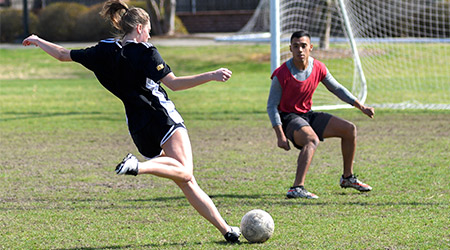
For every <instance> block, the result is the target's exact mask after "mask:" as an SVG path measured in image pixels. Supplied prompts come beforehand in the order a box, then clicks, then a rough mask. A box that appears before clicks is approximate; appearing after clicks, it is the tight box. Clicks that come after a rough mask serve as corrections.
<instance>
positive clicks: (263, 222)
mask: <svg viewBox="0 0 450 250" xmlns="http://www.w3.org/2000/svg"><path fill="white" fill-rule="evenodd" d="M274 228H275V223H274V222H273V219H272V216H270V214H269V213H267V212H266V211H264V210H261V209H254V210H251V211H249V212H248V213H246V214H245V215H244V217H242V220H241V232H242V235H243V236H244V237H245V238H246V239H247V240H248V241H249V242H252V243H263V242H265V241H266V240H268V239H269V238H270V237H271V236H272V234H273V230H274Z"/></svg>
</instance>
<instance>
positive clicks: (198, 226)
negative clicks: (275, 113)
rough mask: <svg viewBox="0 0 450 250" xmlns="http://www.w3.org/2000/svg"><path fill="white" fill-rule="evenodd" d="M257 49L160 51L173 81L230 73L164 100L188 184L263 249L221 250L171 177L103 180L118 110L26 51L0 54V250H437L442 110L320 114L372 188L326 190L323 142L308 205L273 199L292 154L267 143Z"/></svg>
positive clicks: (335, 153)
mask: <svg viewBox="0 0 450 250" xmlns="http://www.w3.org/2000/svg"><path fill="white" fill-rule="evenodd" d="M268 50H269V47H268V46H266V45H260V46H237V45H235V46H217V47H196V48H190V47H183V48H166V47H161V48H160V52H161V54H162V56H163V58H165V60H166V61H167V62H168V63H169V64H170V66H171V67H172V69H173V70H174V72H175V73H176V74H177V75H186V74H193V73H200V72H202V71H206V70H213V69H216V68H217V67H229V68H230V69H231V70H232V71H233V77H232V79H231V80H230V81H229V82H227V83H217V82H214V83H213V82H212V83H208V84H205V85H202V86H199V87H197V88H194V89H191V90H187V91H181V92H170V91H169V96H170V97H171V98H172V99H173V100H174V102H175V104H176V105H177V108H178V109H179V111H180V112H181V114H182V115H183V117H184V119H185V120H186V125H187V127H188V129H189V133H190V137H191V142H192V145H193V150H194V163H195V176H196V179H197V181H198V182H199V185H200V186H201V187H202V188H203V189H204V190H205V192H206V193H208V194H209V195H210V196H211V197H212V199H213V201H214V202H215V204H216V205H217V207H218V209H219V211H220V212H221V213H222V215H223V216H224V217H225V219H226V220H227V221H228V222H229V223H230V224H232V225H238V224H239V222H240V219H241V217H242V216H243V215H244V214H245V213H246V212H247V211H249V210H251V209H255V208H260V209H264V210H266V211H268V212H269V213H270V214H271V215H272V216H273V218H274V221H275V233H274V235H273V238H271V239H269V241H268V242H266V243H264V244H249V243H248V242H247V241H246V240H245V239H242V243H241V244H239V245H226V244H225V243H224V241H223V238H222V236H221V235H220V233H219V232H218V231H217V230H216V229H215V228H214V227H213V226H212V225H210V224H209V223H208V222H206V220H204V219H203V218H201V217H200V216H199V215H198V214H197V213H196V211H195V210H194V209H193V208H192V207H191V206H190V205H189V204H188V202H187V201H186V199H185V198H184V196H183V194H182V192H181V191H180V190H179V189H178V188H177V187H176V185H175V184H173V183H172V182H171V181H169V180H166V179H161V178H157V177H154V176H139V177H136V178H135V177H123V176H116V175H115V173H114V171H113V168H114V166H115V165H116V164H117V162H119V161H120V160H121V159H122V157H123V156H124V155H125V154H126V153H127V152H132V153H137V151H136V149H135V147H134V145H133V143H132V141H131V139H130V137H129V135H128V131H127V127H126V123H125V117H124V110H123V107H122V104H121V103H120V101H118V100H117V99H116V98H115V97H114V96H112V95H111V94H109V93H108V92H107V91H105V90H104V89H103V88H102V87H101V86H100V84H98V82H97V81H96V80H95V78H94V77H93V75H92V74H91V73H89V72H88V71H87V70H85V69H83V68H82V67H81V66H79V65H76V64H70V63H59V62H57V61H56V60H51V58H50V59H49V57H48V56H47V55H45V54H44V53H42V52H41V51H39V50H38V49H17V50H0V64H1V67H0V68H1V69H0V71H1V70H4V69H5V67H4V66H7V67H8V68H9V70H8V71H7V72H6V71H3V72H2V78H1V82H0V156H1V157H0V190H2V192H1V193H0V228H1V229H0V232H1V237H0V249H180V248H183V249H262V248H264V249H281V248H284V249H449V248H450V227H449V218H450V217H449V214H450V184H449V180H450V171H449V170H450V169H449V167H450V153H449V145H450V129H449V128H450V127H449V124H450V112H449V111H422V110H412V111H398V110H377V111H376V116H375V119H373V120H370V119H368V118H367V117H365V116H364V115H362V114H361V113H360V112H358V111H357V110H355V109H350V110H336V111H330V112H331V113H333V114H335V115H338V116H340V117H343V118H345V119H348V120H350V121H352V122H354V123H355V124H356V125H357V127H358V148H357V155H356V158H355V172H356V173H357V174H359V176H360V177H361V179H362V180H363V181H365V182H367V183H369V184H370V185H372V186H373V188H374V190H373V191H372V192H370V193H366V194H360V193H358V192H357V191H354V190H344V189H341V188H340V187H339V185H338V180H339V176H340V174H341V172H342V167H341V165H342V163H341V156H340V149H339V147H340V146H339V145H340V142H339V141H338V140H337V139H329V140H326V141H325V142H323V143H321V144H320V145H319V148H318V150H317V152H316V155H315V157H314V160H313V163H312V166H311V168H310V171H309V173H308V176H307V183H306V185H307V188H308V189H309V190H311V191H313V192H314V193H316V194H317V195H319V196H320V199H318V200H287V199H285V198H284V195H285V193H286V191H287V189H288V187H289V186H290V185H291V184H292V182H293V178H294V174H295V162H296V158H297V155H298V151H296V150H291V151H288V152H285V151H283V150H281V149H278V148H277V147H276V140H275V134H274V132H273V131H272V128H271V126H270V122H269V120H268V118H267V115H266V113H265V106H266V98H267V94H268V90H269V85H270V81H269V80H268V79H269V77H270V74H269V71H270V65H269V62H268V61H267V55H268ZM59 70H63V72H64V73H60V72H59ZM30 71H31V72H30ZM6 73H7V75H8V77H5V76H4V75H6ZM374 94H375V95H376V94H377V93H374ZM417 95H420V93H417ZM199 96H202V100H201V101H200V99H199V98H198V97H199ZM141 159H142V158H141Z"/></svg>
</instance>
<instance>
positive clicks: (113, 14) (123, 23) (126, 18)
mask: <svg viewBox="0 0 450 250" xmlns="http://www.w3.org/2000/svg"><path fill="white" fill-rule="evenodd" d="M100 15H101V16H103V17H104V18H106V19H109V20H110V21H111V23H112V25H113V26H114V28H116V29H117V30H118V31H119V32H121V33H122V35H126V34H129V33H131V32H133V30H134V29H135V28H136V27H137V26H138V24H142V25H145V24H147V23H148V22H149V21H150V16H149V15H148V13H147V12H146V11H145V10H143V9H141V8H135V7H131V8H129V7H128V5H127V4H126V3H125V2H123V1H121V0H108V1H107V2H106V3H105V4H104V5H103V10H102V11H101V12H100Z"/></svg>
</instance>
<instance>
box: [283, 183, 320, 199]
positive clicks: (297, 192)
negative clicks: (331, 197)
mask: <svg viewBox="0 0 450 250" xmlns="http://www.w3.org/2000/svg"><path fill="white" fill-rule="evenodd" d="M286 197H287V198H289V199H293V198H306V199H318V198H319V196H317V195H315V194H313V193H311V192H308V190H306V189H305V187H303V186H297V187H291V188H290V189H289V190H288V192H287V194H286Z"/></svg>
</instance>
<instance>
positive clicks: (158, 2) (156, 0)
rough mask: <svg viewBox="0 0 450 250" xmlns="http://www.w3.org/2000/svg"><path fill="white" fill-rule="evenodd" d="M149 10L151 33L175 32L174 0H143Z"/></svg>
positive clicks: (175, 3) (167, 33) (164, 33)
mask: <svg viewBox="0 0 450 250" xmlns="http://www.w3.org/2000/svg"><path fill="white" fill-rule="evenodd" d="M145 2H146V4H147V9H148V10H149V15H150V20H151V25H152V35H173V34H174V33H175V9H176V5H177V1H176V0H145Z"/></svg>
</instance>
